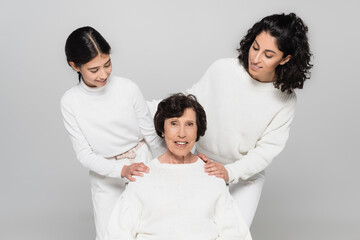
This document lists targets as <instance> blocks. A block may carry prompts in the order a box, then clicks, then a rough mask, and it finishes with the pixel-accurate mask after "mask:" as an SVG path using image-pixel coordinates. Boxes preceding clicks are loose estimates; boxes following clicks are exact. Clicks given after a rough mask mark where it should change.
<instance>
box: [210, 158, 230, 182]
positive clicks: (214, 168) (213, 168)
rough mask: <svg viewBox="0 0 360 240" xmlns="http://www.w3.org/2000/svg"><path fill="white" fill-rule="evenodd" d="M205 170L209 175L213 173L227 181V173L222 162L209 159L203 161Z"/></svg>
mask: <svg viewBox="0 0 360 240" xmlns="http://www.w3.org/2000/svg"><path fill="white" fill-rule="evenodd" d="M204 168H205V172H206V173H208V174H209V175H215V176H216V177H218V178H222V179H224V180H225V182H226V183H228V182H229V174H228V172H227V170H226V168H225V167H224V165H223V164H222V163H218V162H216V161H209V162H206V163H205V166H204Z"/></svg>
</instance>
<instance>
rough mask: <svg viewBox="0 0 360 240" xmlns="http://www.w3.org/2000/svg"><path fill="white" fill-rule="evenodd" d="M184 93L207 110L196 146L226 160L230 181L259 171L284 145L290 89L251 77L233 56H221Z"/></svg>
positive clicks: (291, 111)
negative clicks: (285, 91)
mask: <svg viewBox="0 0 360 240" xmlns="http://www.w3.org/2000/svg"><path fill="white" fill-rule="evenodd" d="M187 93H191V94H194V95H195V96H196V97H197V98H198V101H199V102H200V104H201V105H202V106H203V107H204V109H205V111H206V115H207V121H208V125H207V131H206V133H205V136H204V137H202V138H200V140H199V142H197V144H196V149H197V151H198V152H200V153H204V154H205V155H206V156H207V157H209V158H211V159H214V160H216V161H218V162H221V163H223V164H225V167H226V169H227V171H228V173H229V182H230V183H236V182H238V180H239V178H241V179H244V180H246V179H248V178H249V177H251V176H253V175H254V174H256V173H259V172H261V171H262V170H264V169H265V168H266V167H267V166H268V165H269V164H270V163H271V161H272V160H273V158H274V157H275V156H276V155H278V154H279V153H280V152H281V151H282V149H283V148H284V146H285V143H286V141H287V139H288V136H289V130H290V124H291V121H292V119H293V117H294V109H295V104H296V95H295V93H292V94H290V95H289V94H287V93H284V92H281V91H280V90H279V89H276V88H275V87H274V85H273V83H262V82H259V81H256V80H254V79H252V78H251V77H250V75H249V74H248V73H247V72H246V70H245V69H244V67H243V66H242V65H241V64H240V63H239V60H238V59H220V60H218V61H216V62H215V63H213V64H212V65H211V66H210V67H209V69H208V70H207V71H206V73H205V74H204V76H203V77H202V79H201V80H200V81H199V82H198V83H196V84H195V85H194V86H193V87H192V88H191V89H189V90H187Z"/></svg>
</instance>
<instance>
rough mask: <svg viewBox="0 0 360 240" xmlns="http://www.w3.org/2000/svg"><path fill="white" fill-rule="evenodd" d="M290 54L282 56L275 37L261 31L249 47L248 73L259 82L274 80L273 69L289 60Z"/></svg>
mask: <svg viewBox="0 0 360 240" xmlns="http://www.w3.org/2000/svg"><path fill="white" fill-rule="evenodd" d="M290 58H291V56H290V55H288V56H286V57H283V52H281V51H280V50H279V49H278V47H277V45H276V39H275V38H274V37H273V36H271V35H270V34H269V33H267V32H264V31H263V32H261V33H260V34H259V35H257V37H256V38H255V40H254V42H253V44H252V45H251V47H250V49H249V59H248V61H249V69H248V71H249V74H250V75H251V77H252V78H254V79H256V80H258V81H260V82H273V81H276V75H275V69H276V67H277V66H278V65H283V64H285V63H287V62H288V61H289V60H290Z"/></svg>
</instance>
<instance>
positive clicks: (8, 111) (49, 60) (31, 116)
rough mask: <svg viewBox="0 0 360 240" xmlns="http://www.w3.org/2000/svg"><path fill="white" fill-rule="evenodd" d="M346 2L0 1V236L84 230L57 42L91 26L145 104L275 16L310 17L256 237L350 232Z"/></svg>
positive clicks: (354, 232)
mask: <svg viewBox="0 0 360 240" xmlns="http://www.w3.org/2000/svg"><path fill="white" fill-rule="evenodd" d="M355 2H356V1H355V0H354V1H310V0H302V1H289V0H283V1H282V0H277V1H275V0H274V1H265V0H264V1H263V0H258V1H240V0H238V1H235V0H227V1H224V0H223V1H221V0H217V1H215V0H193V1H187V0H185V1H184V0H182V1H180V0H178V1H169V0H162V1H161V0H153V1H146V0H142V1H138V0H133V1H123V0H122V1H119V0H116V1H115V0H114V1H93V0H78V1H68V0H63V1H45V0H43V1H42V0H33V1H5V0H1V2H0V9H1V10H2V11H1V12H2V14H0V26H1V28H0V31H1V45H0V46H1V64H0V68H1V87H0V93H1V94H0V110H1V120H0V121H1V124H0V130H1V134H0V139H1V142H0V147H1V158H2V159H1V174H0V189H1V195H0V239H11V240H12V239H14V240H15V239H16V240H18V239H52V240H57V239H67V240H71V239H94V228H93V219H92V206H91V197H90V188H89V183H88V176H87V174H88V173H87V170H86V169H85V168H83V167H82V166H81V165H80V164H79V163H78V161H77V160H76V159H75V154H74V152H73V150H72V147H71V144H70V140H69V138H68V136H67V134H66V132H65V129H64V126H63V123H62V119H61V114H60V109H59V100H60V98H61V96H62V94H63V93H64V92H65V91H66V90H67V89H69V88H70V87H71V86H73V85H74V84H75V83H76V82H77V79H76V74H75V73H74V72H73V71H72V70H71V69H70V67H68V66H67V64H66V60H65V55H64V43H65V39H66V37H67V36H68V34H70V32H71V31H73V30H74V29H76V28H78V27H80V26H84V25H90V26H93V27H94V28H96V29H97V30H98V31H100V32H101V33H102V34H103V36H104V37H105V38H106V39H107V40H108V41H109V43H110V44H111V46H112V49H113V50H112V52H113V54H112V59H113V74H116V75H120V76H124V77H128V78H130V79H132V80H134V81H135V82H136V83H138V85H139V86H140V88H141V90H142V91H143V93H144V95H145V97H146V99H147V100H152V99H159V98H162V97H165V96H167V95H168V94H169V93H173V92H179V91H182V90H185V89H187V88H189V87H190V86H191V85H192V84H193V83H195V82H196V81H198V80H199V78H200V77H201V75H202V74H203V73H204V71H205V70H206V69H207V67H208V66H209V65H210V64H211V63H212V62H213V61H214V60H216V59H218V58H223V57H236V55H237V52H236V50H235V49H236V48H237V46H238V42H239V40H240V39H241V37H242V36H243V35H244V34H245V32H246V31H247V29H248V28H250V27H251V26H252V25H253V24H254V23H255V22H256V21H258V20H260V19H261V18H262V17H264V16H266V15H269V14H273V13H281V12H285V13H289V12H291V11H294V12H296V13H297V14H298V15H299V16H301V17H302V19H303V20H304V21H305V23H306V24H307V25H308V27H309V30H310V32H309V38H310V44H311V49H312V51H313V53H314V58H313V64H314V69H313V71H312V78H311V79H310V80H309V81H308V82H306V84H305V89H303V90H300V91H297V93H298V106H297V111H296V118H295V120H294V123H293V126H292V131H291V136H290V139H289V141H288V144H287V147H286V149H285V150H284V151H283V152H282V153H281V154H280V156H279V157H277V158H276V159H275V160H274V162H273V164H272V165H271V166H270V167H269V168H268V171H267V180H266V184H265V188H264V191H263V195H262V198H261V202H260V205H259V208H258V212H257V215H256V217H255V221H254V223H253V226H252V229H251V230H252V233H253V238H254V239H259V240H260V239H276V240H281V239H284V240H285V239H286V240H288V239H295V240H297V239H299V240H300V239H302V240H303V239H327V240H331V239H359V235H360V230H359V223H360V219H359V218H360V217H359V216H360V211H359V206H358V203H359V202H360V193H359V186H358V182H359V180H358V179H359V178H358V176H357V174H358V167H359V165H360V163H359V157H358V146H359V135H360V131H359V126H358V123H359V122H360V119H359V107H358V104H359V103H360V101H359V100H360V99H359V94H358V88H359V86H360V83H359V77H358V71H359V64H360V62H359V60H358V59H359V53H360V51H359V43H358V41H359V37H360V35H359V29H358V24H357V23H358V21H359V17H358V11H357V9H358V8H357V7H356V4H355Z"/></svg>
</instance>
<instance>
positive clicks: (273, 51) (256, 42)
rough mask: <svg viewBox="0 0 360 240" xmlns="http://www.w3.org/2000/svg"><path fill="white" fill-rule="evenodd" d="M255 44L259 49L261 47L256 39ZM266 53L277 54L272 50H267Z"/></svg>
mask: <svg viewBox="0 0 360 240" xmlns="http://www.w3.org/2000/svg"><path fill="white" fill-rule="evenodd" d="M254 42H255V43H256V45H257V46H258V47H259V46H260V44H259V43H258V42H257V41H256V39H255V40H254ZM265 52H271V53H274V54H276V52H275V51H273V50H271V49H265Z"/></svg>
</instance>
